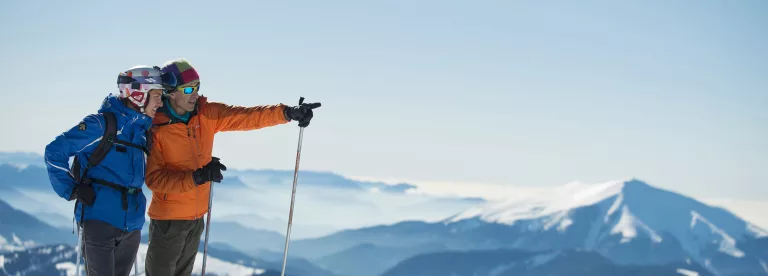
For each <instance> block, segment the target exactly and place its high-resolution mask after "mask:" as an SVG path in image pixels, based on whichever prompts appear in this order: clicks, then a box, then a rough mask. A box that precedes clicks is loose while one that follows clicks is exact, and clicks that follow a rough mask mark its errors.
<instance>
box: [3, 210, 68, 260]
mask: <svg viewBox="0 0 768 276" xmlns="http://www.w3.org/2000/svg"><path fill="white" fill-rule="evenodd" d="M76 240H77V238H76V237H75V236H74V235H73V234H72V233H68V232H66V231H64V230H62V229H58V228H54V227H51V226H50V225H48V224H45V223H43V222H41V221H40V220H38V219H37V218H35V217H34V216H31V215H29V214H27V213H24V212H22V211H20V210H17V209H14V208H13V207H11V206H10V205H8V204H7V203H5V202H3V201H2V200H0V252H4V251H11V250H21V249H25V248H27V247H33V246H36V245H42V244H49V243H67V242H69V243H74V242H76Z"/></svg>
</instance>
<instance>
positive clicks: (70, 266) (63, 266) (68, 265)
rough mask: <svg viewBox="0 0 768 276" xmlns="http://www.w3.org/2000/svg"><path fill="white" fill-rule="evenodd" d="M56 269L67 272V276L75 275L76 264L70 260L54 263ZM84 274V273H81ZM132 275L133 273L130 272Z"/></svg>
mask: <svg viewBox="0 0 768 276" xmlns="http://www.w3.org/2000/svg"><path fill="white" fill-rule="evenodd" d="M56 270H59V271H62V270H63V271H65V272H66V273H67V276H75V275H77V265H75V264H74V263H72V262H63V263H58V264H56ZM82 275H85V274H82ZM131 275H133V274H131Z"/></svg>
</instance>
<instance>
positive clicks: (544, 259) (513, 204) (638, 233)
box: [0, 153, 768, 276]
mask: <svg viewBox="0 0 768 276" xmlns="http://www.w3.org/2000/svg"><path fill="white" fill-rule="evenodd" d="M16 155H18V154H16ZM16 155H3V153H0V199H2V200H5V201H6V202H7V203H5V202H3V201H2V200H0V250H4V251H3V252H5V253H4V254H3V255H2V258H3V262H0V267H1V268H3V269H5V271H6V272H4V273H6V274H15V273H16V272H20V271H28V272H30V273H29V274H27V275H38V274H34V273H31V271H33V270H35V271H37V270H39V271H44V272H46V273H49V274H50V273H54V274H55V273H56V271H61V270H67V266H68V264H67V263H68V262H69V263H71V262H72V260H74V257H71V258H72V260H70V259H67V258H69V257H67V255H66V254H65V253H66V252H67V250H71V246H72V245H73V243H74V241H75V238H76V237H75V236H74V235H73V234H72V231H71V229H67V228H66V226H67V220H66V216H67V214H70V213H71V210H66V208H69V209H71V203H68V202H66V201H63V200H61V199H60V198H58V197H57V196H56V195H55V194H53V192H52V191H51V189H50V184H49V183H48V182H47V181H48V180H47V173H46V172H45V170H44V169H43V168H41V167H39V166H35V165H28V164H26V165H25V164H24V162H25V160H26V161H29V162H34V161H35V160H36V158H35V157H34V156H28V155H23V154H22V155H19V156H20V157H19V156H16ZM8 156H11V157H8ZM14 158H15V159H14ZM3 160H5V161H6V163H5V164H2V163H3V162H2V161H3ZM228 175H230V176H236V177H234V178H233V177H230V178H228V179H227V182H226V184H227V185H224V184H225V183H221V185H220V186H219V190H218V192H217V193H216V196H217V198H216V199H215V200H216V204H217V205H216V207H215V208H214V221H213V223H212V226H211V233H212V235H211V243H210V244H209V253H210V257H212V258H213V259H214V260H215V263H217V264H219V266H217V267H220V268H221V269H223V271H226V273H229V274H230V275H245V274H248V273H250V274H258V273H261V274H259V275H271V274H274V273H275V272H277V274H278V275H279V270H280V268H281V265H282V253H283V246H284V241H285V240H284V239H285V237H284V234H283V233H284V232H283V231H284V229H285V228H284V227H285V224H284V223H285V221H284V220H282V225H281V223H280V221H281V220H280V219H276V218H274V217H275V216H266V215H265V216H262V215H261V214H269V213H270V212H273V211H275V210H277V211H279V212H278V213H280V212H283V211H284V209H280V207H275V206H276V205H274V204H278V205H280V206H282V207H287V206H283V205H287V204H286V203H287V202H284V200H283V199H280V200H273V199H272V197H274V196H273V195H274V194H275V192H274V189H286V188H287V190H286V191H287V192H288V193H289V192H290V179H292V172H286V171H271V170H263V171H257V170H249V171H235V172H233V173H231V174H228ZM301 177H302V179H304V181H307V182H308V183H311V184H303V185H304V186H302V189H303V190H301V192H304V193H303V194H301V195H302V196H304V198H300V199H301V200H303V201H301V203H306V204H307V205H309V206H312V208H309V209H313V210H308V209H302V210H306V211H304V212H302V213H300V214H301V215H303V216H304V217H302V218H301V219H303V220H300V221H306V220H309V219H313V220H312V223H310V224H304V226H303V227H307V226H308V225H318V226H319V225H330V224H332V223H333V220H334V218H339V219H349V218H348V215H337V216H335V217H334V216H331V218H330V219H327V218H326V219H325V220H324V219H318V218H314V217H310V216H312V215H313V214H325V215H327V214H330V213H332V212H337V211H342V212H345V214H356V215H360V214H365V213H366V212H369V211H371V212H378V211H377V210H379V209H381V208H382V207H380V206H386V208H394V209H398V210H400V209H402V210H404V211H418V210H417V209H421V208H424V209H429V208H436V207H435V206H440V207H441V208H442V207H443V206H448V207H450V208H456V206H467V207H466V208H463V209H462V210H463V211H461V210H457V211H456V212H454V213H452V215H451V214H449V215H446V216H444V217H442V218H444V219H442V220H433V221H431V222H427V221H422V220H419V219H416V220H401V221H399V222H393V223H385V224H381V223H380V224H379V225H376V226H366V227H351V228H349V227H348V228H347V229H343V230H339V231H333V232H332V233H331V234H328V235H322V236H319V237H314V238H296V237H295V236H294V237H293V239H292V241H291V244H290V251H289V261H288V269H287V274H288V275H292V276H307V275H320V276H395V275H426V276H428V275H456V276H462V275H473V276H485V275H488V276H490V275H496V276H499V275H598V276H599V275H723V276H753V275H755V276H756V275H768V231H766V230H765V229H762V228H760V227H758V226H756V225H754V224H752V223H749V222H747V221H744V220H743V219H741V218H739V217H738V216H736V215H734V214H732V213H730V212H729V211H727V210H724V209H722V208H717V207H713V206H709V205H706V204H703V203H701V202H699V201H697V200H695V199H693V198H690V197H687V196H685V195H682V194H679V193H675V192H671V191H667V190H664V189H660V188H657V187H654V186H651V185H649V184H648V183H645V182H643V181H641V180H638V179H628V180H620V181H612V182H607V183H603V184H590V185H587V184H569V185H566V186H563V187H561V188H559V189H556V190H553V191H552V192H551V193H548V194H547V195H546V196H545V197H536V198H526V199H522V200H510V201H503V202H485V201H484V200H478V199H473V198H458V199H451V198H420V199H419V200H415V201H412V202H409V203H407V204H399V205H398V204H396V203H395V205H375V204H373V203H372V202H369V201H371V200H373V201H381V202H387V204H390V201H389V200H390V199H397V200H413V199H412V198H409V197H408V196H407V194H406V193H405V191H407V190H408V189H412V188H413V187H412V185H410V184H401V185H395V186H393V185H389V184H384V183H376V182H360V181H354V180H349V179H346V178H343V177H340V176H338V175H335V174H331V173H318V172H308V173H306V174H305V173H304V172H302V176H301ZM286 181H287V182H286ZM302 183H303V182H302ZM379 185H385V186H379ZM312 189H314V190H312ZM327 190H332V191H333V192H326V191H327ZM310 191H311V192H310ZM382 191H383V193H385V194H386V195H385V196H384V197H376V194H377V193H382ZM324 192H326V193H327V194H322V193H324ZM288 195H289V194H288ZM279 196H281V197H282V196H285V195H284V194H283V191H282V190H281V192H280V193H279ZM358 197H359V198H358ZM286 198H289V197H286ZM391 202H393V203H394V202H396V201H391ZM378 203H380V202H378ZM378 203H377V204H378ZM325 204H330V205H325ZM435 204H437V205H435ZM456 204H458V205H456ZM462 204H463V205H462ZM67 206H68V207H67ZM391 206H395V207H396V208H395V207H391ZM298 207H299V208H301V207H302V206H301V205H299V206H298ZM437 209H439V208H437ZM217 210H218V212H220V213H219V214H221V213H226V212H228V213H227V214H226V215H221V217H219V218H217V217H216V214H217V213H216V212H217ZM245 210H255V212H254V213H247V212H242V211H245ZM318 210H319V211H321V212H315V213H312V212H310V211H318ZM347 210H353V211H358V212H359V211H360V210H363V211H362V213H346V211H347ZM305 212H306V213H305ZM284 214H287V213H284ZM373 214H386V213H372V215H373ZM280 217H283V216H280ZM222 218H226V219H222ZM356 218H357V217H356ZM359 218H361V219H367V218H366V217H364V216H361V217H359ZM294 219H297V218H294ZM53 220H55V221H56V223H52V222H51V221H53ZM69 220H70V221H69V223H71V214H70V217H69ZM43 221H44V222H43ZM326 223H328V224H326ZM51 225H56V226H57V227H54V226H51ZM294 227H295V228H294V229H296V225H294ZM259 228H261V229H259ZM300 229H301V228H300ZM304 229H306V228H304ZM145 241H146V240H145ZM145 247H146V245H143V248H145ZM68 248H69V249H68ZM30 250H32V251H30ZM144 250H145V249H144ZM56 252H58V254H57V253H56ZM0 253H2V252H0ZM12 254H16V255H12ZM25 254H26V255H25ZM24 256H26V257H24ZM201 257H202V255H200V258H201ZM24 258H27V259H30V260H32V259H33V260H35V261H34V262H36V265H35V267H30V266H29V265H26V266H25V264H28V263H29V261H25V259H24ZM54 259H55V260H54ZM196 265H197V264H196ZM57 266H58V268H57ZM38 268H39V269H38ZM9 269H10V270H9ZM0 271H3V270H2V269H0ZM35 273H37V272H35ZM243 273H245V274H243ZM49 274H45V275H49ZM250 274H248V275H250ZM0 275H3V274H0ZM20 275H24V273H20ZM40 275H43V274H40Z"/></svg>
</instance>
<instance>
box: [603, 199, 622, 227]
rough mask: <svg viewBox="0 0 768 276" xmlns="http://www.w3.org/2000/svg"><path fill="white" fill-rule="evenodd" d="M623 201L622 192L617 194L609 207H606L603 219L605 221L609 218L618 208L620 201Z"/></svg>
mask: <svg viewBox="0 0 768 276" xmlns="http://www.w3.org/2000/svg"><path fill="white" fill-rule="evenodd" d="M623 201H624V194H619V196H618V197H617V198H616V200H615V201H613V204H611V208H610V209H608V212H607V213H605V217H604V218H603V221H605V222H606V223H607V222H608V221H609V220H610V217H611V215H613V213H616V210H619V207H621V203H622V202H623Z"/></svg>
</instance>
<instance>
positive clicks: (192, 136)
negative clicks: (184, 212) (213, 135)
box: [187, 124, 200, 219]
mask: <svg viewBox="0 0 768 276" xmlns="http://www.w3.org/2000/svg"><path fill="white" fill-rule="evenodd" d="M193 125H194V124H192V125H190V126H189V127H188V128H187V137H189V139H191V140H192V143H190V144H189V145H190V146H191V147H192V154H193V155H194V156H193V158H192V159H193V160H195V169H197V168H199V167H200V164H199V163H197V134H195V130H194V129H190V128H192V127H193ZM198 195H199V190H198V187H197V186H196V187H195V211H194V217H195V219H198V217H197V209H198V204H199V202H197V198H198Z"/></svg>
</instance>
